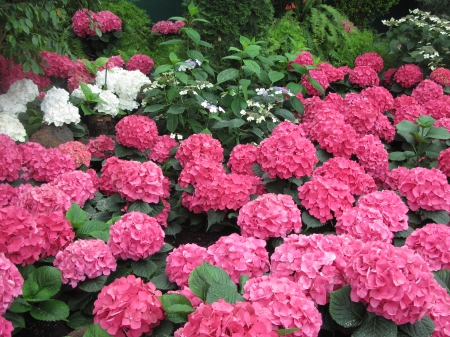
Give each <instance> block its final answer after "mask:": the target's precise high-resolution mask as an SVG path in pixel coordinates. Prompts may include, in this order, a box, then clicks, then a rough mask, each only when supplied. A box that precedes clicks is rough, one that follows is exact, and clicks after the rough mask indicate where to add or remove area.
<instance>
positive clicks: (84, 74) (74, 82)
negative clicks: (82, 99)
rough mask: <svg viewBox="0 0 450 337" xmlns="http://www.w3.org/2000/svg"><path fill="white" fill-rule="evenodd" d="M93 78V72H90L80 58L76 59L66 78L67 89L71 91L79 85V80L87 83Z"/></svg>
mask: <svg viewBox="0 0 450 337" xmlns="http://www.w3.org/2000/svg"><path fill="white" fill-rule="evenodd" d="M94 80H95V74H92V73H91V72H90V71H89V70H88V69H87V68H86V65H85V64H84V63H83V62H81V60H77V62H76V63H75V65H74V67H73V68H72V69H71V71H70V77H69V78H68V80H67V90H68V91H69V92H72V91H74V90H75V89H77V88H78V87H79V86H80V82H83V83H89V82H93V81H94Z"/></svg>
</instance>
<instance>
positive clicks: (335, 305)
mask: <svg viewBox="0 0 450 337" xmlns="http://www.w3.org/2000/svg"><path fill="white" fill-rule="evenodd" d="M350 292H351V288H350V286H348V285H346V286H344V287H343V288H341V289H339V290H336V291H333V292H332V293H331V294H330V314H331V317H333V319H334V320H335V321H336V322H337V323H338V324H339V325H341V326H343V327H344V328H352V327H357V326H358V325H360V324H361V322H362V320H363V317H364V315H365V313H366V307H365V306H364V304H362V303H359V302H353V301H352V300H351V299H350Z"/></svg>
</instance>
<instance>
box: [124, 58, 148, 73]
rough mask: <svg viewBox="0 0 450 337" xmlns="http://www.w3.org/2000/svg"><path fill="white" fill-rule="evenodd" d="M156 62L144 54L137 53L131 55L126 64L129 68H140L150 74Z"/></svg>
mask: <svg viewBox="0 0 450 337" xmlns="http://www.w3.org/2000/svg"><path fill="white" fill-rule="evenodd" d="M154 64H155V62H153V60H152V59H151V58H150V57H148V56H147V55H143V54H135V55H133V56H131V58H130V59H129V60H128V62H127V64H126V68H127V70H140V71H141V72H142V73H143V74H145V75H148V74H150V71H151V70H152V68H153V66H154Z"/></svg>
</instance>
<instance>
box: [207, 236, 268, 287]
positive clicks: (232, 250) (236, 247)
mask: <svg viewBox="0 0 450 337" xmlns="http://www.w3.org/2000/svg"><path fill="white" fill-rule="evenodd" d="M265 247H266V242H265V241H264V240H261V239H256V238H253V237H243V236H240V235H238V234H236V233H233V234H231V235H228V236H222V237H220V238H219V240H217V242H216V243H214V244H213V245H211V246H209V247H208V249H207V257H206V259H205V262H208V263H210V264H212V265H215V266H217V267H220V268H222V269H224V270H225V271H226V272H227V273H228V274H229V275H230V278H231V280H232V281H233V282H235V283H238V282H239V277H241V275H244V274H247V275H248V276H249V277H250V278H252V277H258V276H262V275H263V274H264V273H266V272H268V271H269V253H268V252H267V250H266V249H265Z"/></svg>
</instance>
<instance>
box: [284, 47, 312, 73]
mask: <svg viewBox="0 0 450 337" xmlns="http://www.w3.org/2000/svg"><path fill="white" fill-rule="evenodd" d="M292 63H297V64H298V65H301V66H310V65H312V64H313V63H314V61H313V58H312V55H311V53H310V52H309V51H306V50H300V52H299V54H297V57H296V58H295V60H293V61H292ZM289 67H290V68H291V69H292V66H291V65H289Z"/></svg>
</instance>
